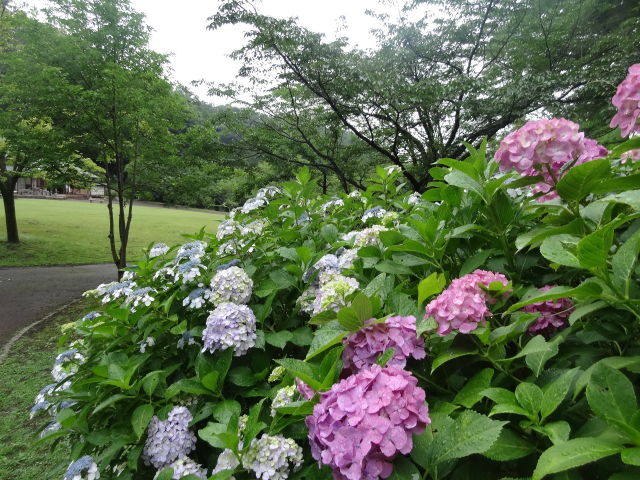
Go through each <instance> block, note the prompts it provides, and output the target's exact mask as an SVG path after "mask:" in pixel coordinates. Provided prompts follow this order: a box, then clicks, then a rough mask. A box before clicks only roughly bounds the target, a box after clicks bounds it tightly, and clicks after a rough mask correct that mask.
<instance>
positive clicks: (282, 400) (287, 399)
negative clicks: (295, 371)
mask: <svg viewBox="0 0 640 480" xmlns="http://www.w3.org/2000/svg"><path fill="white" fill-rule="evenodd" d="M296 392H297V390H296V387H295V386H293V385H290V386H288V387H283V388H281V389H279V390H278V391H277V392H276V396H275V397H274V398H273V401H272V402H271V416H272V417H275V416H276V413H278V412H277V411H276V409H277V408H280V407H286V406H287V405H289V404H290V403H292V402H293V397H295V395H296Z"/></svg>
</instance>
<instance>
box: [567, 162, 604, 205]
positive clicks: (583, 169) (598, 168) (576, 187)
mask: <svg viewBox="0 0 640 480" xmlns="http://www.w3.org/2000/svg"><path fill="white" fill-rule="evenodd" d="M610 176H611V165H610V163H609V160H607V159H604V158H603V159H600V160H593V161H591V162H587V163H583V164H582V165H577V166H575V167H573V168H571V169H570V170H569V171H568V172H567V173H566V174H565V176H564V177H562V178H561V179H560V180H559V181H558V184H557V185H556V190H557V191H558V194H559V195H560V197H562V199H563V200H565V201H567V202H579V201H580V200H582V199H583V198H584V197H586V196H587V195H589V194H590V193H591V192H592V191H593V189H594V188H595V187H596V186H597V185H598V184H600V183H601V182H602V181H603V180H606V179H607V178H609V177H610Z"/></svg>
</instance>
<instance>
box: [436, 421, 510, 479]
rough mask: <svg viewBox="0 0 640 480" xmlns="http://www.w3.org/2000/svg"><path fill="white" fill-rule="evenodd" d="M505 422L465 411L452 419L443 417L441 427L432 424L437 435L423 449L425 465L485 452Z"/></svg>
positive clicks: (498, 434) (496, 437)
mask: <svg viewBox="0 0 640 480" xmlns="http://www.w3.org/2000/svg"><path fill="white" fill-rule="evenodd" d="M506 423H507V422H500V421H497V420H491V419H490V418H489V417H486V416H484V415H480V414H479V413H477V412H474V411H473V410H465V411H464V412H462V413H461V414H460V415H459V416H458V418H456V419H455V420H454V419H452V418H451V417H444V420H443V421H442V423H441V424H439V425H438V424H436V425H433V428H434V429H435V430H437V432H438V433H437V435H435V437H434V439H433V442H431V444H430V445H429V447H428V448H427V463H428V464H429V465H432V466H435V465H438V464H440V463H443V462H447V461H450V460H454V459H456V458H463V457H467V456H469V455H472V454H474V453H484V452H486V451H487V450H489V448H491V446H492V445H493V444H494V442H495V441H496V440H497V439H498V437H499V436H500V432H501V430H502V427H503V425H505V424H506Z"/></svg>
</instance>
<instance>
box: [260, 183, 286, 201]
mask: <svg viewBox="0 0 640 480" xmlns="http://www.w3.org/2000/svg"><path fill="white" fill-rule="evenodd" d="M281 193H282V190H280V188H279V187H276V186H274V185H269V186H266V187H263V188H261V189H260V190H258V193H256V198H267V199H268V198H273V197H275V196H276V195H279V194H281Z"/></svg>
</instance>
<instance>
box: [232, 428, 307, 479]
mask: <svg viewBox="0 0 640 480" xmlns="http://www.w3.org/2000/svg"><path fill="white" fill-rule="evenodd" d="M302 459H303V458H302V448H300V447H299V446H298V444H297V443H296V442H294V441H293V440H292V439H290V438H285V437H283V436H282V435H267V434H263V435H262V436H261V437H260V438H259V439H253V440H252V441H251V445H250V446H249V449H248V450H247V452H246V453H245V454H244V455H243V456H242V466H243V467H244V468H245V469H247V470H251V471H252V472H253V473H254V474H255V476H256V478H258V479H261V480H286V479H287V478H288V477H289V471H290V470H293V471H294V472H295V471H297V470H298V469H299V468H300V466H301V465H302Z"/></svg>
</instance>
